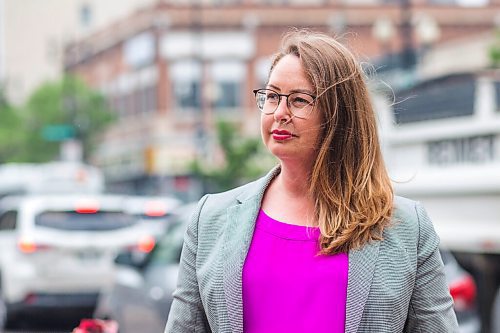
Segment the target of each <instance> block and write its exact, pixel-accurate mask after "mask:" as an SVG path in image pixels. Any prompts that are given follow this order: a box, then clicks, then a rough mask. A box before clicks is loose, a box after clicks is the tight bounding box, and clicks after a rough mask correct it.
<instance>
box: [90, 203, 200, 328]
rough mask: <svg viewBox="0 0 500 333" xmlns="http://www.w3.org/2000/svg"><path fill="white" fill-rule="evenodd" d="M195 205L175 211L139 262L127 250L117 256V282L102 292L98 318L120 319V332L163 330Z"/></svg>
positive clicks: (188, 205) (97, 312) (185, 206)
mask: <svg viewBox="0 0 500 333" xmlns="http://www.w3.org/2000/svg"><path fill="white" fill-rule="evenodd" d="M194 207H195V204H187V205H184V206H181V207H179V208H177V209H175V210H174V211H173V212H172V220H171V221H170V223H169V228H168V230H167V232H166V233H165V234H164V236H163V237H161V238H160V239H159V241H158V243H157V245H156V247H155V249H154V250H153V251H152V252H151V253H150V254H149V255H148V256H147V257H146V258H144V259H143V260H142V261H141V262H140V263H134V258H131V257H130V255H131V253H128V252H127V253H123V256H122V257H120V256H119V257H118V258H117V267H116V269H117V271H116V278H115V282H114V285H113V287H112V288H110V289H109V290H106V291H104V292H103V293H102V294H101V295H100V297H99V300H98V304H97V307H96V311H95V313H94V316H95V317H96V318H101V319H113V320H115V321H117V322H118V325H119V330H120V333H137V332H141V333H159V332H163V330H164V329H165V324H166V321H167V317H168V313H169V310H170V305H171V304H172V293H173V291H174V289H175V287H176V284H177V273H178V269H179V260H180V254H181V250H182V244H183V237H184V233H185V230H186V225H187V221H189V218H190V216H191V212H192V210H193V209H194Z"/></svg>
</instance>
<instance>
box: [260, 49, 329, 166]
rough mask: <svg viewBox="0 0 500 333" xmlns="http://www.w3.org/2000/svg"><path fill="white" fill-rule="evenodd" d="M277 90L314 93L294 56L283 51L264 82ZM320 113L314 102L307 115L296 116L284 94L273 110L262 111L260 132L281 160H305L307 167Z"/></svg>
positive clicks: (313, 153) (315, 143)
mask: <svg viewBox="0 0 500 333" xmlns="http://www.w3.org/2000/svg"><path fill="white" fill-rule="evenodd" d="M266 88H268V89H272V90H274V91H275V92H277V93H279V94H290V93H292V92H305V93H308V94H310V95H314V94H315V90H314V88H313V86H312V84H311V83H310V82H309V80H308V79H307V76H306V73H305V72H304V69H303V67H302V63H301V61H300V59H299V58H298V57H297V56H294V55H286V56H284V57H283V58H282V59H281V60H280V61H279V62H278V63H277V64H276V65H275V67H274V69H273V70H272V72H271V75H270V77H269V82H268V84H267V86H266ZM321 122H322V115H321V112H320V110H319V109H317V107H316V106H312V111H311V112H310V113H309V115H308V116H307V117H306V118H298V117H295V116H294V115H293V114H292V113H291V112H290V109H289V108H288V106H287V101H286V97H285V96H281V100H280V102H279V105H278V106H277V109H276V111H275V112H274V113H273V114H264V113H263V114H262V116H261V134H262V140H263V141H264V144H265V145H266V146H267V148H268V149H269V151H270V152H271V153H272V154H273V155H274V156H276V157H277V158H278V159H279V160H280V161H282V162H289V161H293V162H294V163H299V164H306V166H308V167H310V165H311V164H312V162H313V161H314V159H315V158H316V154H317V151H318V148H319V142H318V138H319V135H320V126H321Z"/></svg>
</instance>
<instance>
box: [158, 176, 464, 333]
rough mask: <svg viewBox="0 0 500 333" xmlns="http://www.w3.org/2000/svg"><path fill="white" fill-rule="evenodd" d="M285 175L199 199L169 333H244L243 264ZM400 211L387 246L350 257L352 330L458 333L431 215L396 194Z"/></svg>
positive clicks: (381, 244)
mask: <svg viewBox="0 0 500 333" xmlns="http://www.w3.org/2000/svg"><path fill="white" fill-rule="evenodd" d="M278 172H279V169H274V170H273V171H271V172H270V173H269V174H268V175H267V176H265V177H263V178H261V179H259V180H257V181H255V182H253V183H250V184H247V185H244V186H242V187H239V188H237V189H234V190H231V191H228V192H224V193H220V194H214V195H207V196H205V197H203V198H202V199H201V200H200V202H199V204H198V208H197V210H196V213H195V214H194V216H193V219H192V221H191V223H190V225H189V227H188V230H187V232H186V235H185V239H184V247H183V251H182V256H181V268H180V272H179V281H178V286H177V290H176V291H175V292H174V301H173V304H172V307H171V310H170V315H169V318H168V322H167V327H166V328H165V333H187V332H194V333H197V332H204V333H208V332H213V333H243V299H242V291H241V288H242V269H243V264H244V261H245V257H246V254H247V252H248V248H249V246H250V242H251V239H252V235H253V230H254V225H255V220H256V217H257V213H258V211H259V208H260V203H261V201H262V197H263V195H264V191H265V189H266V188H267V186H268V185H269V183H270V181H271V180H272V178H273V177H274V176H275V175H276V174H277V173H278ZM394 206H395V210H394V218H393V221H392V224H391V227H390V228H387V229H386V230H385V232H384V239H383V241H378V242H372V243H370V244H367V245H365V246H364V247H362V248H361V249H358V250H353V251H350V252H349V275H348V287H347V304H346V328H345V331H346V333H355V332H359V333H368V332H370V333H376V332H380V333H382V332H383V333H391V332H419V333H434V332H436V333H444V332H458V325H457V322H456V318H455V314H454V312H453V308H452V299H451V297H450V294H449V291H448V288H447V285H446V280H445V276H444V273H443V263H442V260H441V257H440V255H439V251H438V245H439V240H438V237H437V235H436V233H435V232H434V228H433V226H432V223H431V221H430V220H429V217H428V216H427V214H426V212H425V210H424V209H423V208H422V206H421V205H420V204H418V203H416V202H414V201H411V200H408V199H404V198H400V197H396V198H395V203H394ZM304 306H307V304H304ZM304 333H305V332H304Z"/></svg>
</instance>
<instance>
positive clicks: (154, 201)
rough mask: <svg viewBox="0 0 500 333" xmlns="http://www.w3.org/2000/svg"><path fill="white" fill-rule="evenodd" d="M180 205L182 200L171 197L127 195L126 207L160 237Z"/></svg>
mask: <svg viewBox="0 0 500 333" xmlns="http://www.w3.org/2000/svg"><path fill="white" fill-rule="evenodd" d="M180 205H181V201H180V200H178V199H175V198H170V197H160V196H127V198H126V204H125V209H126V211H127V212H128V213H130V214H132V215H134V216H135V217H137V219H139V221H140V223H142V224H143V225H144V226H145V227H146V228H147V229H148V230H149V231H150V232H151V233H152V234H153V235H154V236H155V237H159V236H161V235H163V234H164V233H165V231H166V230H167V228H168V224H169V221H170V215H171V213H172V211H173V210H174V209H175V208H177V207H178V206H180Z"/></svg>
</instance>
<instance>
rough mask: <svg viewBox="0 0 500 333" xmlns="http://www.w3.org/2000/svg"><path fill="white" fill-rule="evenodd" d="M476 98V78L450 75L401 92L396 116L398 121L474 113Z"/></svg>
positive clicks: (462, 115) (395, 112) (402, 122)
mask: <svg viewBox="0 0 500 333" xmlns="http://www.w3.org/2000/svg"><path fill="white" fill-rule="evenodd" d="M474 99H475V81H474V78H473V77H471V76H468V75H457V76H450V77H446V78H444V79H441V80H436V81H430V82H425V83H423V84H421V85H419V86H417V87H415V88H413V89H410V90H408V91H403V92H400V93H398V94H397V100H398V101H400V102H399V103H396V106H395V108H394V116H395V119H396V122H397V123H398V124H406V123H414V122H419V121H428V120H436V119H445V118H455V117H464V116H471V115H472V114H473V112H474Z"/></svg>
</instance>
